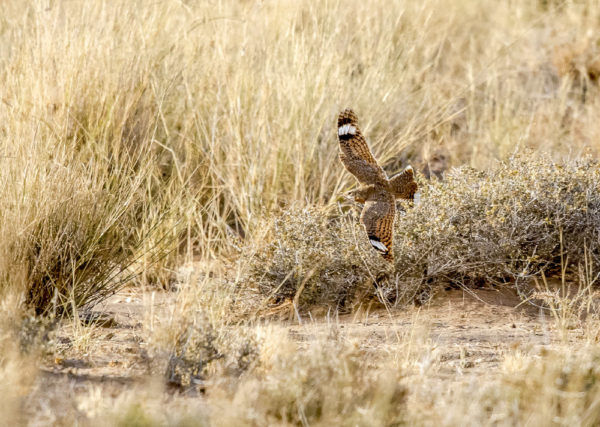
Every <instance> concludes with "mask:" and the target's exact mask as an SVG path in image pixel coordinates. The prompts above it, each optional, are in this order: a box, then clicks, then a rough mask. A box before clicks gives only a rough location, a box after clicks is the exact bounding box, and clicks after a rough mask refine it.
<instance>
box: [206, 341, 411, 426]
mask: <svg viewBox="0 0 600 427" xmlns="http://www.w3.org/2000/svg"><path fill="white" fill-rule="evenodd" d="M277 345H278V349H277V350H276V351H274V352H272V353H270V354H268V355H266V356H264V357H263V361H262V363H263V365H261V366H260V367H259V368H257V369H256V370H255V371H254V372H253V374H252V375H250V376H247V377H245V378H243V379H242V381H241V382H240V383H239V384H238V385H237V386H236V387H235V388H234V389H233V390H228V391H225V392H219V391H218V390H217V391H214V392H212V393H211V392H209V399H210V400H209V401H210V402H211V403H212V404H213V405H214V407H213V410H212V413H213V414H212V418H213V419H214V421H215V422H216V424H218V425H232V426H233V425H343V426H346V425H347V426H351V425H352V426H367V425H368V426H389V425H399V424H400V423H401V422H402V420H403V419H404V417H405V406H404V405H405V399H406V389H405V387H404V386H403V385H401V384H400V379H401V375H400V373H399V372H398V371H396V370H395V369H393V368H385V367H382V368H375V367H373V366H372V365H371V364H370V363H369V358H368V357H367V354H366V353H365V352H364V351H361V350H360V349H359V348H358V346H355V345H352V344H345V343H342V342H335V341H326V342H315V343H313V344H312V345H311V346H310V347H308V348H306V349H299V348H298V347H297V346H295V345H291V344H290V343H289V342H286V341H285V340H278V342H277ZM225 408H227V410H225Z"/></svg>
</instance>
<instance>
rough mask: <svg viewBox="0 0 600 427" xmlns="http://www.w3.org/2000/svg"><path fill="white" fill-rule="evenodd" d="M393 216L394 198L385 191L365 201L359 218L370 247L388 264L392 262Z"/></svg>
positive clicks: (394, 213)
mask: <svg viewBox="0 0 600 427" xmlns="http://www.w3.org/2000/svg"><path fill="white" fill-rule="evenodd" d="M395 216H396V204H395V200H394V196H393V195H392V194H390V193H388V192H387V191H379V192H375V194H373V195H372V196H371V197H370V198H369V199H368V200H367V201H366V203H365V206H364V208H363V211H362V214H361V217H360V219H361V221H362V223H363V224H364V226H365V229H366V231H367V235H368V236H369V241H370V242H371V245H372V246H373V247H374V248H375V249H376V250H377V251H378V252H379V253H381V254H382V255H383V257H384V258H385V259H386V260H388V261H390V262H391V261H393V260H394V255H393V253H392V245H393V231H394V218H395Z"/></svg>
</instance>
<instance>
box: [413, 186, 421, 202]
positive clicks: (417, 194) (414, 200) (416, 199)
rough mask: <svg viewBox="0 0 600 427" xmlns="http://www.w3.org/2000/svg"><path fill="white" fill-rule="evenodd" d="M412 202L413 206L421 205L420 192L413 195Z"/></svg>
mask: <svg viewBox="0 0 600 427" xmlns="http://www.w3.org/2000/svg"><path fill="white" fill-rule="evenodd" d="M413 202H414V204H415V205H418V204H419V203H421V191H420V190H419V191H417V192H416V193H415V195H414V196H413Z"/></svg>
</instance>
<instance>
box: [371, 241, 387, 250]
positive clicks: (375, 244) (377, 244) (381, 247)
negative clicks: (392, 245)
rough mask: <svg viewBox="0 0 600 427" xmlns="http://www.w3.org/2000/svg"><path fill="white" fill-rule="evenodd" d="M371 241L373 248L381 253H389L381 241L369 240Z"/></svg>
mask: <svg viewBox="0 0 600 427" xmlns="http://www.w3.org/2000/svg"><path fill="white" fill-rule="evenodd" d="M369 241H370V242H371V245H373V247H374V248H375V249H377V250H378V251H379V252H383V253H387V251H388V248H387V247H386V246H385V245H384V244H383V243H381V242H380V241H379V240H373V239H369Z"/></svg>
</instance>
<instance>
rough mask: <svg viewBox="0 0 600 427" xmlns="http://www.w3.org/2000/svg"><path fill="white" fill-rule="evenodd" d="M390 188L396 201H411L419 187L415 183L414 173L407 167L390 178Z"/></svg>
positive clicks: (410, 167)
mask: <svg viewBox="0 0 600 427" xmlns="http://www.w3.org/2000/svg"><path fill="white" fill-rule="evenodd" d="M390 186H391V187H392V191H393V192H394V197H395V198H396V199H408V200H413V199H414V197H415V193H416V192H417V190H418V189H419V186H418V185H417V182H416V181H415V172H414V170H413V168H412V166H410V165H409V166H407V167H406V168H405V169H404V170H403V171H402V172H400V173H398V174H396V175H394V176H393V177H391V178H390Z"/></svg>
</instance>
